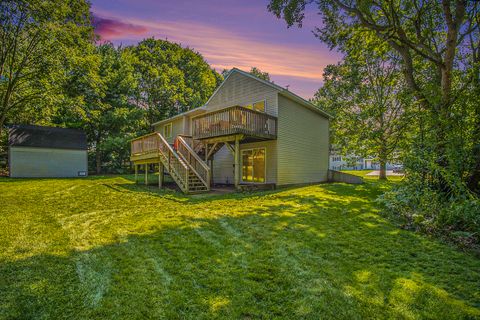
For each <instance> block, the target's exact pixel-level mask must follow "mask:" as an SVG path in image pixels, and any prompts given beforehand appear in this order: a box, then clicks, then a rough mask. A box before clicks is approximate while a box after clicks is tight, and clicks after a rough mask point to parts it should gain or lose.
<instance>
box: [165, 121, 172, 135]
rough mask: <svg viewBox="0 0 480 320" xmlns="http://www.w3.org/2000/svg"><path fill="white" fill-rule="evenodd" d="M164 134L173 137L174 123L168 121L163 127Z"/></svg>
mask: <svg viewBox="0 0 480 320" xmlns="http://www.w3.org/2000/svg"><path fill="white" fill-rule="evenodd" d="M163 136H164V137H165V138H170V137H172V124H171V123H168V124H166V125H165V126H164V127H163Z"/></svg>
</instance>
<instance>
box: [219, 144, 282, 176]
mask: <svg viewBox="0 0 480 320" xmlns="http://www.w3.org/2000/svg"><path fill="white" fill-rule="evenodd" d="M253 148H265V158H266V159H265V171H266V172H265V173H266V183H276V182H277V142H276V141H275V140H270V141H262V142H254V143H244V144H240V168H242V163H241V161H242V156H241V152H242V150H246V149H253ZM233 163H234V161H233V155H232V154H231V152H230V151H229V150H228V149H227V147H225V146H223V147H222V148H221V149H220V150H218V152H217V153H216V154H215V156H214V160H213V181H214V183H227V181H228V183H230V184H233V182H234V177H233V174H234V167H233ZM241 176H242V172H241V169H240V177H241Z"/></svg>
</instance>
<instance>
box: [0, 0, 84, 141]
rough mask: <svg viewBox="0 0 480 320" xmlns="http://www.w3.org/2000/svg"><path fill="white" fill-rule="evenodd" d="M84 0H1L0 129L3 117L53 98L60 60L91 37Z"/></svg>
mask: <svg viewBox="0 0 480 320" xmlns="http://www.w3.org/2000/svg"><path fill="white" fill-rule="evenodd" d="M89 19H90V18H89V5H88V3H87V2H86V1H85V0H69V1H63V0H62V1H61V0H49V1H46V0H29V1H25V0H4V1H2V2H1V3H0V39H1V40H0V135H1V131H2V128H3V126H4V124H5V122H6V121H8V117H14V116H15V117H18V116H19V115H22V114H23V113H25V110H27V109H28V108H32V106H34V105H35V104H36V103H39V102H41V103H45V101H51V100H53V99H54V97H55V94H56V92H57V90H58V89H59V88H60V86H61V85H62V81H63V76H64V75H65V72H63V71H64V70H63V65H64V63H65V61H66V60H69V59H72V58H73V57H75V56H77V55H78V54H80V53H81V52H82V50H83V48H84V47H85V46H88V44H89V42H90V40H91V39H92V37H93V32H92V31H93V29H92V28H91V26H90V20H89Z"/></svg>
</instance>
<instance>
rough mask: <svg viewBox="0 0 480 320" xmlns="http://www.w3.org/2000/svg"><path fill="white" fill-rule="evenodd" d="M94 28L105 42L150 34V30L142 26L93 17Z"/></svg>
mask: <svg viewBox="0 0 480 320" xmlns="http://www.w3.org/2000/svg"><path fill="white" fill-rule="evenodd" d="M92 22H93V26H94V27H95V33H96V34H98V35H99V36H100V38H101V39H103V40H113V39H115V38H118V37H124V36H126V35H142V34H146V33H147V32H148V29H147V28H146V27H144V26H141V25H135V24H131V23H125V22H122V21H120V20H117V19H108V18H103V17H99V16H96V15H93V17H92Z"/></svg>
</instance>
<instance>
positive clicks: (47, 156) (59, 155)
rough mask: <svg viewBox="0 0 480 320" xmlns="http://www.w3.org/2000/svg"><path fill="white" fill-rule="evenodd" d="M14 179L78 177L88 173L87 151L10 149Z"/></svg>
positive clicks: (11, 174)
mask: <svg viewBox="0 0 480 320" xmlns="http://www.w3.org/2000/svg"><path fill="white" fill-rule="evenodd" d="M9 163H10V176H11V177H12V178H29V177H34V178H49V177H59V178H60V177H62V178H64V177H78V176H79V175H78V172H79V171H82V172H85V173H86V172H87V171H88V168H87V151H86V150H72V149H52V148H34V147H10V150H9Z"/></svg>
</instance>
